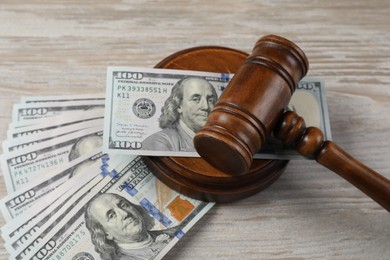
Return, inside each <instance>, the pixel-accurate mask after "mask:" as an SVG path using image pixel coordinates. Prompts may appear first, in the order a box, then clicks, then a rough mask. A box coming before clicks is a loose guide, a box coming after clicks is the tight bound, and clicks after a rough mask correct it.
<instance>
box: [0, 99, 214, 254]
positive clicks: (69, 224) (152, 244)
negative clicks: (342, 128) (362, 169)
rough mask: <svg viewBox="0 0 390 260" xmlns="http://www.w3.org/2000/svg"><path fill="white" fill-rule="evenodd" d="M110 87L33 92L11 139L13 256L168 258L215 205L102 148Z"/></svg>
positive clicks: (8, 173)
mask: <svg viewBox="0 0 390 260" xmlns="http://www.w3.org/2000/svg"><path fill="white" fill-rule="evenodd" d="M104 102H105V98H104V94H99V95H88V96H83V95H78V96H46V97H23V98H22V100H21V103H20V104H17V105H15V106H14V108H13V117H12V119H13V120H12V121H13V122H12V123H11V124H10V125H9V130H8V133H7V140H5V141H4V142H3V154H2V156H1V166H2V172H3V176H4V179H5V183H6V187H7V191H8V195H7V196H6V197H4V198H2V199H1V202H0V208H1V212H2V214H3V216H4V218H5V220H6V224H5V225H4V226H3V227H2V228H1V232H2V237H3V239H4V241H5V247H6V249H7V250H8V252H9V255H10V259H122V258H123V259H128V258H126V257H128V256H134V259H160V258H162V256H164V255H165V254H166V253H167V252H168V251H169V249H170V248H172V246H173V245H174V244H175V243H177V241H178V240H179V239H180V238H181V237H182V236H183V235H184V234H186V233H187V232H188V230H189V229H190V228H191V227H192V226H193V225H194V224H195V223H196V222H197V221H198V220H199V219H200V218H201V217H202V216H203V215H204V214H205V213H206V212H207V211H208V210H209V209H210V208H211V207H212V206H213V203H207V202H202V201H198V200H194V199H191V198H188V197H186V196H183V195H181V194H179V193H177V192H175V191H173V190H171V189H169V188H168V187H166V186H165V185H164V184H162V183H160V182H159V181H158V180H156V178H155V177H154V175H153V174H152V172H151V171H150V170H149V168H148V167H147V166H146V165H145V163H144V162H143V160H142V158H141V157H140V156H136V155H131V156H125V155H115V156H111V155H110V154H108V153H104V152H103V150H102V140H103V124H104V121H103V115H104Z"/></svg>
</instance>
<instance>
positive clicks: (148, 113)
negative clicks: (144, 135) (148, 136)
mask: <svg viewBox="0 0 390 260" xmlns="http://www.w3.org/2000/svg"><path fill="white" fill-rule="evenodd" d="M133 113H134V114H135V115H136V116H137V117H139V118H142V119H148V118H151V117H152V116H153V115H154V113H156V105H155V104H154V103H153V101H152V100H150V99H148V98H140V99H138V100H136V101H135V102H134V104H133Z"/></svg>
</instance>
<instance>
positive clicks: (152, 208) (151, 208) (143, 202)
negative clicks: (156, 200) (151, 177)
mask: <svg viewBox="0 0 390 260" xmlns="http://www.w3.org/2000/svg"><path fill="white" fill-rule="evenodd" d="M140 204H141V206H142V207H144V208H145V209H146V210H147V211H148V213H149V214H150V215H152V216H153V217H154V218H155V219H157V220H158V221H159V222H160V223H161V224H163V225H164V227H169V226H170V225H171V224H172V221H171V220H170V219H169V218H168V217H167V216H165V215H164V214H163V213H162V212H161V211H160V210H158V208H156V207H155V206H154V205H153V204H152V203H151V202H150V201H149V200H148V199H146V198H143V199H142V200H141V201H140Z"/></svg>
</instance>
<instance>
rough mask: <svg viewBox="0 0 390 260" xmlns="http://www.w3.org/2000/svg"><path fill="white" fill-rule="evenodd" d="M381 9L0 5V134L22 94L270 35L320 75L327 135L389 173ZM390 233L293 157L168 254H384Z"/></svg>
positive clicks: (389, 54)
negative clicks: (292, 46) (287, 43)
mask: <svg viewBox="0 0 390 260" xmlns="http://www.w3.org/2000/svg"><path fill="white" fill-rule="evenodd" d="M389 13H390V2H389V1H387V0H373V1H364V0H355V1H352V0H349V1H347V0H328V1H308V0H304V1H292V0H281V1H271V0H267V1H254V0H253V1H250V0H247V1H232V0H228V1H219V0H216V1H206V0H203V1H141V0H132V1H126V0H122V1H120V0H116V1H110V2H109V3H108V2H106V3H103V2H102V1H92V0H77V1H76V0H70V1H65V0H63V1H42V0H29V1H26V0H25V1H19V0H1V1H0V75H1V81H0V92H1V95H0V120H1V125H0V137H1V139H2V140H3V139H4V138H5V136H6V129H7V125H8V124H9V123H10V120H11V110H12V104H14V103H16V102H17V101H18V100H19V98H20V96H22V95H42V94H66V93H92V92H103V91H104V88H105V87H104V86H105V77H106V74H105V73H106V67H107V66H109V65H118V66H120V65H129V66H145V67H152V66H154V65H155V64H156V63H157V62H158V61H160V60H162V59H163V58H164V57H166V56H168V55H170V54H171V53H173V52H176V51H179V50H181V49H185V48H190V47H194V46H200V45H221V46H226V47H231V48H235V49H240V50H243V51H245V52H250V51H251V48H252V46H253V44H254V43H255V41H256V40H257V39H258V38H259V37H260V36H263V35H268V34H277V35H280V36H283V37H286V38H288V39H290V40H292V41H294V42H296V43H297V44H298V45H299V46H300V47H301V48H302V49H303V50H304V52H305V53H306V55H307V56H308V59H309V62H310V69H309V73H308V75H309V76H320V77H323V78H324V79H325V84H326V87H327V99H328V105H329V113H330V120H331V126H332V135H333V139H334V141H335V142H336V143H337V144H338V145H340V146H341V147H343V148H344V149H345V150H346V151H348V152H349V153H350V154H352V155H353V156H355V157H356V158H357V159H359V160H361V161H362V162H363V163H365V164H367V165H368V166H370V167H371V168H373V169H374V170H376V171H378V172H379V173H381V174H383V175H384V176H387V177H388V178H389V177H390V160H389V155H390V116H389V115H390V26H389V24H390V16H389ZM5 194H6V190H5V185H4V180H3V178H2V177H0V196H1V197H3V196H4V195H5ZM0 224H1V225H3V224H4V219H3V218H0ZM389 238H390V215H389V214H388V213H387V212H386V211H385V210H383V209H381V208H380V207H379V206H377V205H376V203H374V202H372V201H371V199H369V198H368V197H366V196H365V195H363V193H361V192H360V191H358V190H356V189H355V188H354V187H352V185H350V184H349V183H347V182H346V181H344V180H343V179H341V178H340V177H338V176H337V175H335V174H333V173H331V172H330V171H329V170H326V169H324V168H323V167H321V166H319V165H318V164H316V163H314V162H311V161H292V162H290V163H289V165H288V167H287V169H286V172H285V173H284V174H283V175H282V176H281V178H280V179H279V180H278V181H277V182H276V183H274V184H273V185H272V186H271V187H269V188H268V189H267V190H265V191H263V192H261V193H259V194H257V195H255V196H252V197H250V198H247V199H245V200H242V201H238V202H235V203H230V204H220V205H216V206H215V207H214V208H213V209H212V210H211V211H210V212H209V213H208V214H207V215H206V216H205V217H204V218H203V219H202V220H201V221H200V222H199V223H198V224H197V225H196V226H195V227H194V228H193V229H192V230H191V231H190V232H189V233H188V234H187V236H185V237H184V238H183V239H182V240H181V241H180V242H179V243H178V244H177V245H176V246H175V247H174V248H173V249H172V250H171V251H170V252H169V254H168V255H167V256H166V259H237V258H241V259H348V260H350V259H389V257H390V239H389ZM7 258H8V255H7V253H6V252H5V250H4V247H3V246H2V243H1V245H0V259H7Z"/></svg>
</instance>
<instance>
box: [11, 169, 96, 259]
mask: <svg viewBox="0 0 390 260" xmlns="http://www.w3.org/2000/svg"><path fill="white" fill-rule="evenodd" d="M100 168H101V163H99V162H97V163H95V164H93V165H90V167H88V168H85V169H84V170H83V175H84V176H81V175H79V176H76V177H75V178H77V180H72V181H73V182H74V185H76V186H73V187H72V188H71V189H69V190H68V191H66V192H65V194H64V195H62V196H60V197H59V198H58V199H57V200H56V201H55V202H54V203H51V204H50V205H49V206H48V207H47V208H46V209H45V210H44V212H42V214H39V215H37V216H35V217H34V218H33V219H32V220H31V221H29V222H28V223H25V224H24V225H23V226H22V228H21V229H19V230H18V231H19V233H18V234H17V235H15V236H13V237H11V238H10V239H7V240H6V242H5V244H4V245H5V247H6V249H7V250H8V251H9V252H13V253H20V252H21V251H22V250H23V248H24V247H25V246H26V245H29V244H30V243H31V242H32V241H34V236H35V235H38V234H42V233H47V232H48V231H49V230H50V229H52V228H54V227H55V225H56V223H57V222H59V221H60V220H61V219H62V218H63V217H65V215H66V214H67V212H68V211H69V210H70V208H72V207H73V206H74V205H75V204H76V203H77V202H78V201H79V200H80V199H81V198H83V196H85V195H87V194H88V193H89V191H90V190H91V189H92V188H93V187H94V186H96V185H98V184H99V182H100V181H101V180H102V179H103V176H102V174H101V169H100ZM86 176H87V177H88V179H89V180H88V181H87V182H85V181H84V183H81V182H82V180H83V178H84V179H86V178H85V177H86ZM57 195H58V193H57ZM17 226H18V225H17Z"/></svg>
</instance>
